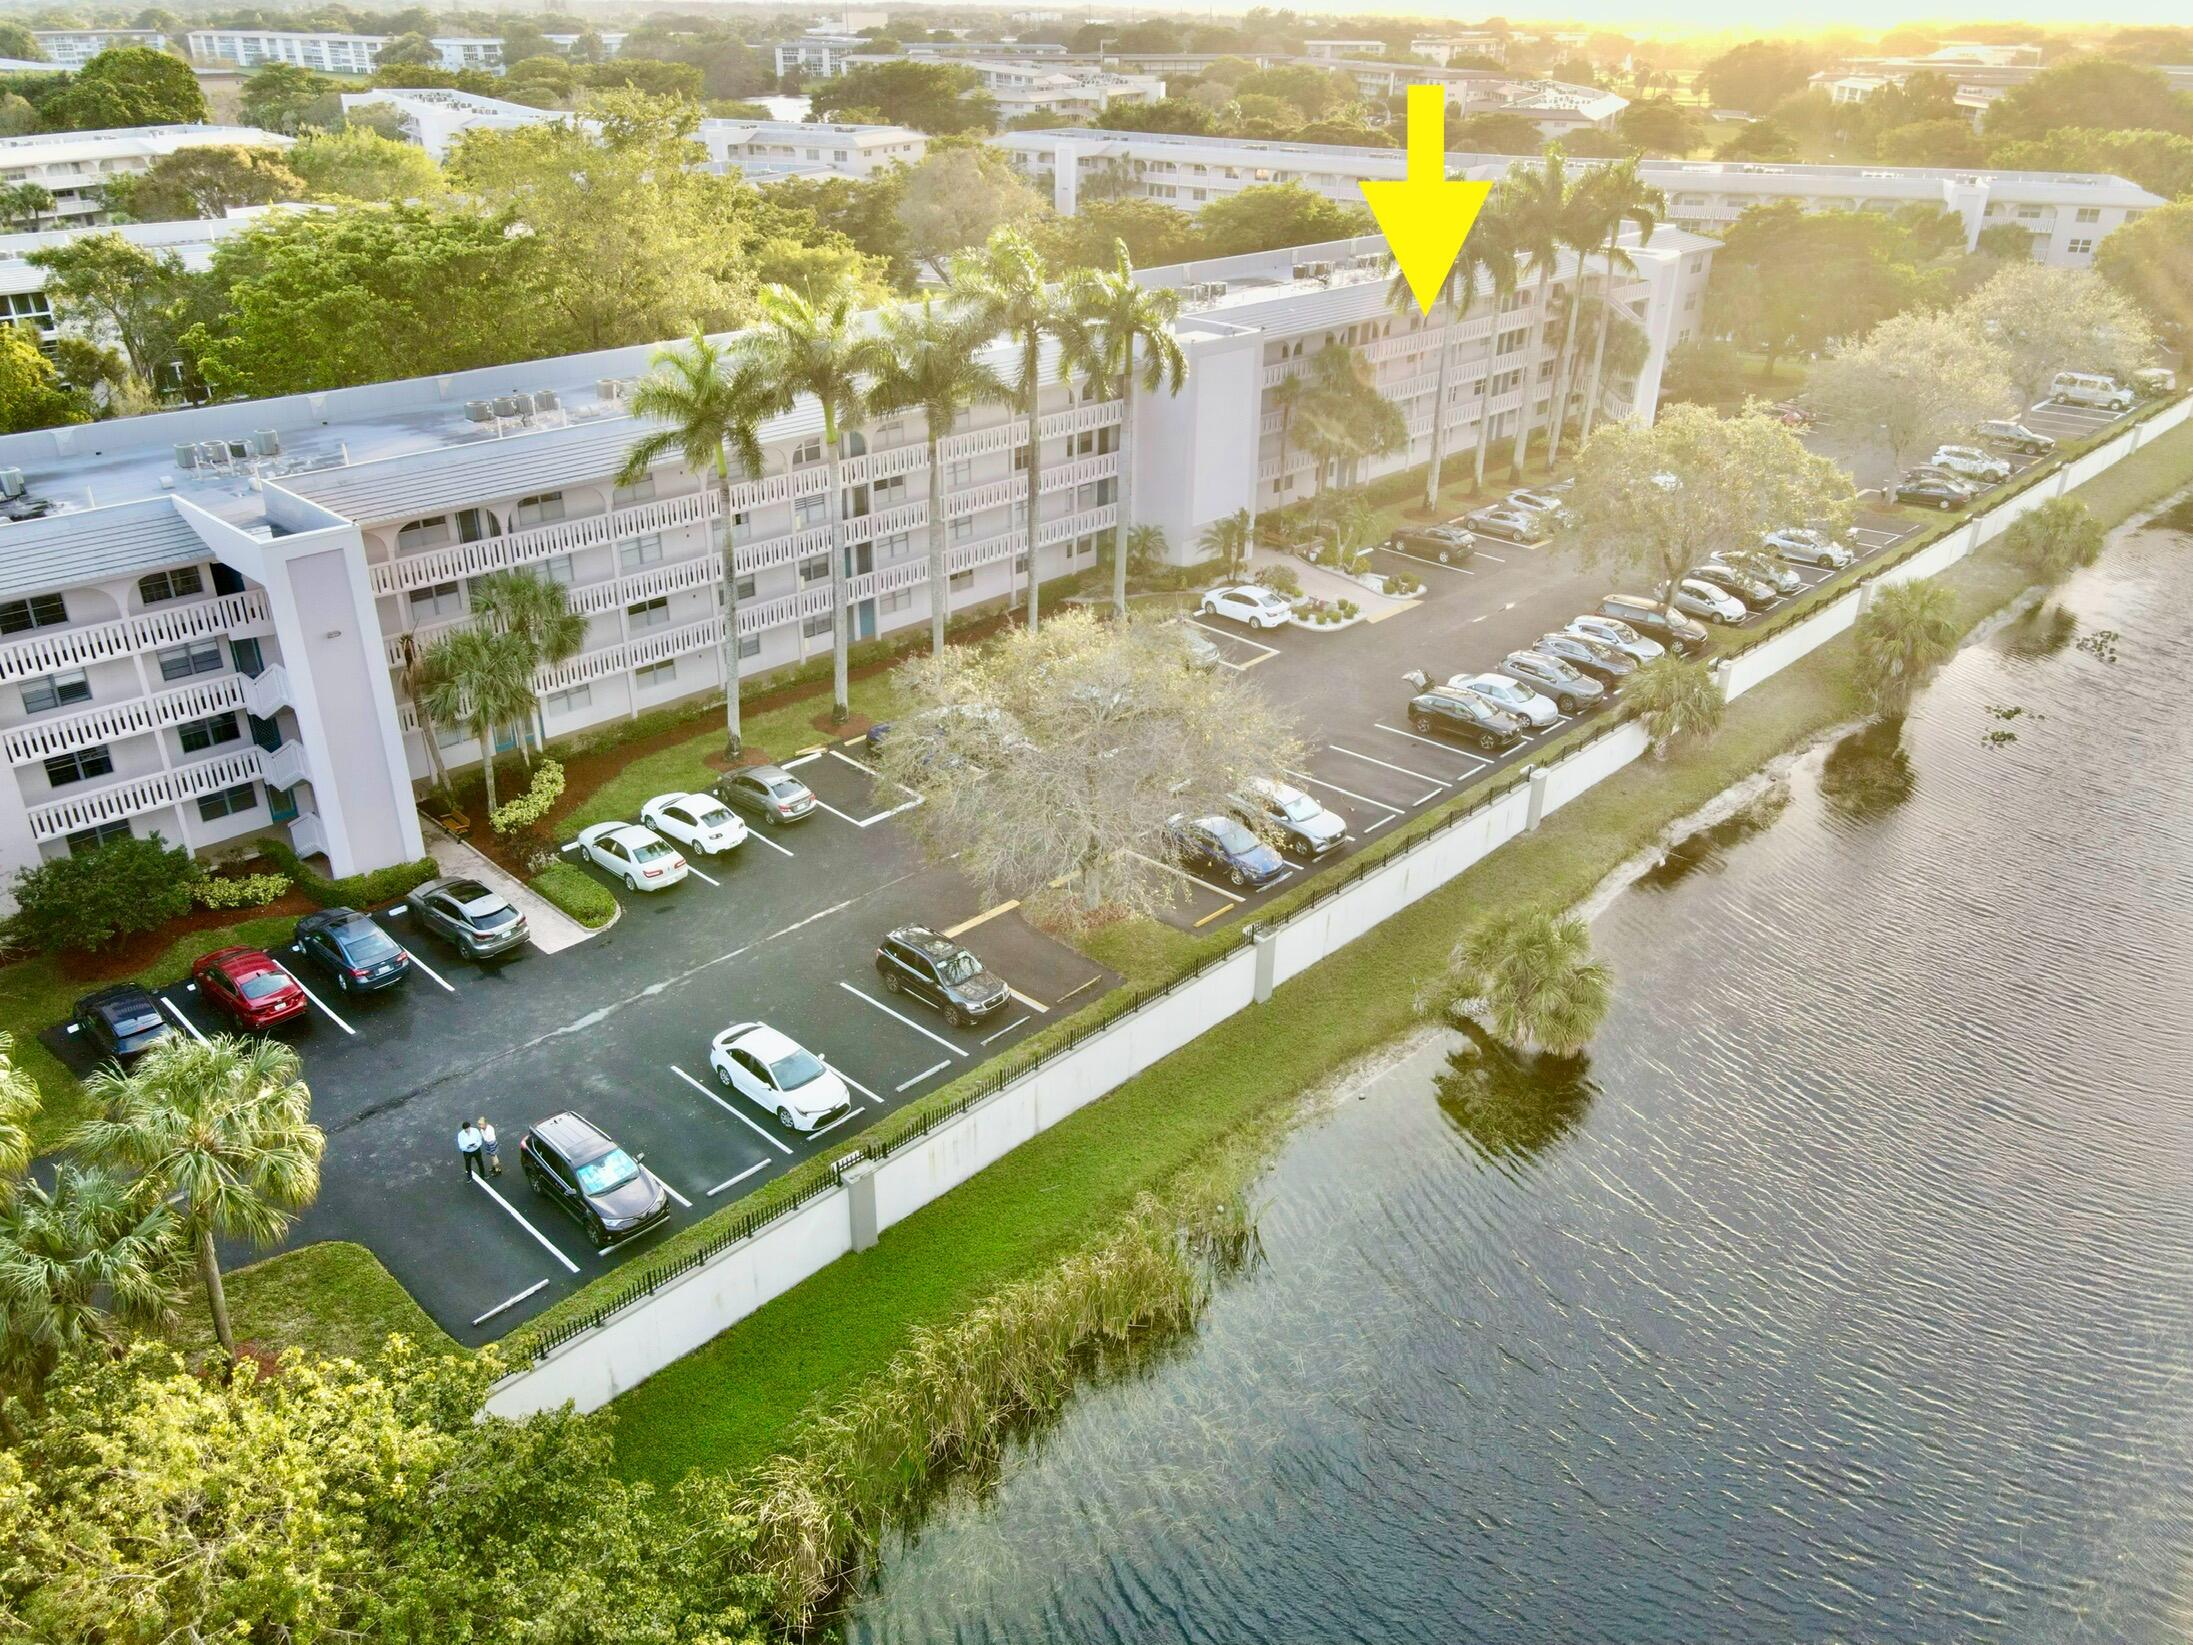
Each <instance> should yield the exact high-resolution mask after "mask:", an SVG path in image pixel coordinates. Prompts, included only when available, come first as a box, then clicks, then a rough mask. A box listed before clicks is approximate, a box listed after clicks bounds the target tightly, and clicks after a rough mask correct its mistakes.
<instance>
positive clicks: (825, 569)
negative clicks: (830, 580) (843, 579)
mask: <svg viewBox="0 0 2193 1645" xmlns="http://www.w3.org/2000/svg"><path fill="white" fill-rule="evenodd" d="M829 575H830V556H829V555H827V554H811V555H809V556H808V557H807V558H806V559H804V560H802V561H800V586H801V587H802V588H805V587H807V586H809V585H810V584H813V583H819V582H821V581H823V579H825V578H826V577H828V576H829Z"/></svg>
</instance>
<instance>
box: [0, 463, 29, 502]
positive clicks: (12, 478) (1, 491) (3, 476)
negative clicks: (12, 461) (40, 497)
mask: <svg viewBox="0 0 2193 1645" xmlns="http://www.w3.org/2000/svg"><path fill="white" fill-rule="evenodd" d="M28 489H29V488H28V486H27V485H26V484H25V483H24V480H23V471H22V470H21V469H19V468H0V497H7V498H15V497H20V496H22V495H23V493H24V492H25V491H26V490H28Z"/></svg>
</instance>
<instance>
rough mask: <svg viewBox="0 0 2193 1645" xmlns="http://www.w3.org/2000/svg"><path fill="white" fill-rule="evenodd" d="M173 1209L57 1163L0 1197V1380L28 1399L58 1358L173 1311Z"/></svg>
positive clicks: (103, 1176) (109, 1179)
mask: <svg viewBox="0 0 2193 1645" xmlns="http://www.w3.org/2000/svg"><path fill="white" fill-rule="evenodd" d="M176 1228H177V1221H176V1216H175V1212H174V1209H173V1208H172V1207H170V1206H169V1205H168V1204H167V1202H166V1201H165V1200H164V1199H163V1198H161V1197H160V1196H159V1195H157V1194H154V1195H147V1194H144V1193H142V1192H139V1191H137V1189H136V1188H135V1186H134V1185H133V1184H131V1183H128V1182H125V1181H123V1180H122V1179H121V1178H119V1177H117V1176H114V1175H112V1174H111V1173H109V1172H106V1171H101V1170H96V1169H92V1168H89V1167H86V1166H82V1165H75V1164H70V1163H67V1162H64V1163H62V1164H60V1165H58V1166H56V1167H55V1168H54V1173H53V1182H52V1185H51V1186H50V1187H49V1186H48V1185H47V1184H45V1183H42V1182H40V1181H38V1180H37V1179H36V1178H28V1179H25V1180H24V1181H22V1182H20V1183H17V1184H15V1185H14V1186H13V1188H12V1189H10V1191H9V1192H8V1193H7V1194H6V1196H5V1197H4V1198H0V1380H4V1381H5V1382H6V1383H7V1384H9V1385H12V1386H14V1387H16V1388H19V1389H22V1390H24V1391H25V1392H27V1393H29V1394H30V1395H32V1396H33V1397H35V1396H36V1393H37V1391H38V1389H39V1388H40V1387H41V1386H43V1385H44V1383H45V1381H46V1379H47V1377H49V1376H51V1375H52V1374H53V1368H54V1367H55V1366H56V1365H57V1364H59V1363H60V1361H61V1358H62V1356H63V1355H65V1354H68V1353H70V1352H73V1351H74V1350H76V1349H79V1348H82V1347H84V1346H86V1345H87V1344H90V1343H101V1342H113V1341H115V1340H117V1339H118V1338H119V1337H121V1336H122V1335H123V1334H124V1333H125V1331H128V1330H148V1329H155V1328H159V1327H164V1326H165V1325H167V1324H168V1323H170V1322H171V1321H172V1319H173V1318H174V1313H175V1302H176V1295H175V1285H174V1281H173V1278H172V1276H173V1273H174V1268H175V1264H174V1254H175V1253H174V1244H175V1234H176Z"/></svg>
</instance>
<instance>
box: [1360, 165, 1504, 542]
mask: <svg viewBox="0 0 2193 1645" xmlns="http://www.w3.org/2000/svg"><path fill="white" fill-rule="evenodd" d="M1480 277H1483V278H1484V280H1485V289H1486V290H1487V291H1488V292H1489V293H1490V294H1491V295H1492V296H1493V298H1494V300H1495V301H1497V300H1498V299H1499V298H1501V297H1505V296H1506V295H1507V294H1508V293H1509V292H1511V291H1513V290H1514V289H1515V253H1514V252H1513V250H1512V249H1510V247H1509V244H1508V231H1507V225H1506V224H1505V223H1504V222H1503V221H1502V220H1501V219H1500V217H1499V215H1498V214H1497V213H1496V212H1494V211H1493V210H1492V208H1491V207H1490V205H1488V206H1487V207H1486V209H1485V210H1483V211H1481V212H1479V213H1478V217H1477V222H1476V223H1475V224H1474V225H1473V226H1472V227H1471V229H1470V233H1469V238H1468V239H1466V240H1464V241H1463V243H1462V250H1461V253H1460V255H1458V256H1457V257H1456V258H1455V260H1454V267H1453V268H1451V269H1449V270H1448V271H1447V279H1446V283H1445V284H1444V285H1442V286H1441V287H1440V290H1439V297H1440V301H1441V303H1443V304H1444V305H1445V307H1446V321H1445V324H1444V326H1443V327H1442V329H1441V331H1440V334H1439V364H1438V376H1437V378H1436V380H1435V382H1434V386H1433V389H1432V427H1431V461H1430V463H1429V464H1428V465H1427V467H1426V468H1425V471H1424V510H1425V512H1426V513H1432V512H1435V511H1436V510H1437V509H1438V507H1439V470H1440V463H1441V460H1442V459H1443V458H1444V457H1445V455H1446V449H1447V396H1448V395H1449V393H1451V392H1452V391H1451V389H1450V388H1449V386H1448V385H1449V382H1450V379H1451V378H1452V376H1453V368H1454V351H1455V344H1456V343H1457V341H1458V340H1459V334H1460V332H1461V330H1462V323H1463V321H1465V320H1467V319H1468V318H1469V315H1470V310H1471V309H1472V308H1474V307H1475V306H1476V304H1477V297H1478V282H1479V279H1480ZM1386 301H1387V304H1388V306H1390V307H1391V308H1392V309H1394V311H1395V312H1396V313H1404V314H1405V313H1407V312H1408V311H1409V310H1410V309H1412V308H1414V307H1415V306H1416V295H1415V293H1414V292H1412V291H1411V290H1410V289H1409V283H1408V281H1406V280H1404V279H1402V278H1401V276H1400V275H1399V274H1398V273H1397V274H1396V275H1395V276H1394V280H1393V284H1392V286H1391V287H1390V288H1389V289H1388V291H1387V293H1386ZM1427 318H1429V317H1428V316H1427ZM1487 355H1488V360H1487V367H1486V382H1487V383H1488V384H1489V383H1490V382H1491V365H1490V349H1489V348H1488V350H1487ZM1484 397H1485V398H1488V399H1489V398H1490V397H1491V395H1490V389H1489V387H1488V389H1487V391H1486V393H1485V396H1484ZM1486 421H1487V419H1486V416H1485V414H1484V411H1483V409H1482V408H1480V410H1479V413H1478V422H1479V425H1480V438H1479V440H1478V459H1477V473H1478V484H1479V485H1483V484H1484V474H1485V458H1484V447H1485V441H1484V438H1483V425H1484V424H1485V423H1486Z"/></svg>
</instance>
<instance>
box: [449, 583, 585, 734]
mask: <svg viewBox="0 0 2193 1645" xmlns="http://www.w3.org/2000/svg"><path fill="white" fill-rule="evenodd" d="M472 609H473V611H474V612H476V613H477V614H479V615H480V616H482V617H484V618H486V619H487V620H488V621H489V622H491V623H493V624H495V625H496V626H497V627H499V628H500V629H502V631H503V632H504V633H505V634H510V635H513V636H515V637H516V638H517V639H518V640H520V641H521V642H523V644H524V646H525V659H526V677H527V678H528V679H530V678H531V677H532V676H533V675H534V674H535V673H536V672H538V671H539V670H540V669H542V668H559V667H561V666H562V665H563V664H565V663H567V662H569V661H570V660H571V659H572V658H573V657H576V656H577V655H578V654H579V647H581V646H583V645H584V644H586V618H585V617H583V616H582V615H580V614H579V613H578V612H576V611H573V610H572V609H571V599H570V596H569V595H568V594H566V593H565V592H564V586H563V584H561V583H557V582H551V581H549V579H548V578H546V577H543V576H542V575H540V573H538V572H536V571H491V572H489V573H488V574H487V575H486V576H484V577H482V578H480V579H479V580H478V581H477V582H475V583H474V584H473V585H472ZM530 718H531V719H532V720H533V726H532V730H533V732H534V735H535V738H536V740H537V741H538V742H539V744H540V746H541V750H542V752H544V753H545V752H546V751H547V749H548V720H547V717H546V715H544V714H543V713H542V711H541V706H540V703H539V702H538V701H537V700H536V701H535V703H534V705H533V713H532V715H531V716H530ZM516 729H517V732H518V748H519V751H520V753H521V754H523V753H524V750H525V732H526V729H527V727H526V724H525V722H524V721H523V720H521V721H519V722H518V725H517V727H516ZM525 763H526V769H527V770H529V771H530V770H531V769H532V768H533V759H532V756H531V755H530V754H527V755H525Z"/></svg>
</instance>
